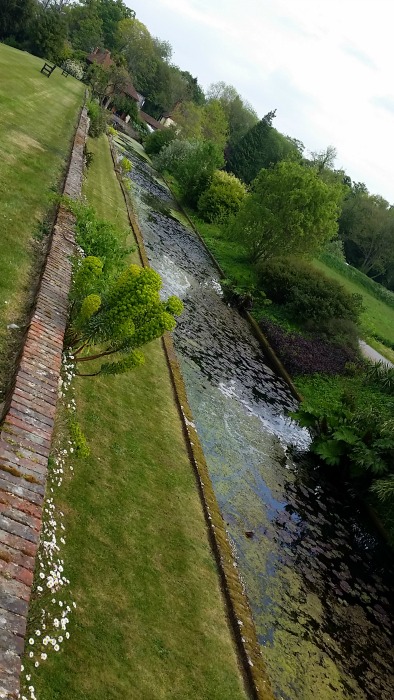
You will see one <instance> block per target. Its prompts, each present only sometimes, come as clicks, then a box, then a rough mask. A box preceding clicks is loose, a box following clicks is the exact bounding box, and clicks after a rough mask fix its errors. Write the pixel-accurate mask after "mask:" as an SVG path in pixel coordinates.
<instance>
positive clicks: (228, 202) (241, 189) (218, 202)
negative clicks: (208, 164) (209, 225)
mask: <svg viewBox="0 0 394 700" xmlns="http://www.w3.org/2000/svg"><path fill="white" fill-rule="evenodd" d="M245 197H246V187H245V185H244V184H243V182H241V181H240V180H238V178H236V177H235V175H231V173H226V172H224V171H223V170H215V172H214V173H213V175H212V179H211V182H210V184H209V187H208V188H207V189H206V190H205V191H204V192H203V193H202V195H201V196H200V198H199V200H198V206H197V210H198V213H199V215H200V216H201V217H202V218H203V219H204V220H205V221H210V222H213V221H218V222H223V221H226V220H227V219H228V218H229V216H230V215H231V214H236V212H237V211H238V209H239V208H240V206H241V204H242V202H243V200H244V199H245Z"/></svg>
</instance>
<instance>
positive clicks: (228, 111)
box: [207, 81, 258, 145]
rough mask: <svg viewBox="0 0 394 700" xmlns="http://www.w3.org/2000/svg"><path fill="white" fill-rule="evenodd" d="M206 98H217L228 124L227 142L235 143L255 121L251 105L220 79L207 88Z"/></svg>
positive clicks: (256, 117)
mask: <svg viewBox="0 0 394 700" xmlns="http://www.w3.org/2000/svg"><path fill="white" fill-rule="evenodd" d="M207 100H208V101H211V100H219V102H220V103H221V105H222V107H223V110H224V112H225V115H226V117H227V121H228V124H229V134H228V138H229V143H230V145H235V144H236V143H237V142H238V141H239V140H240V139H241V138H242V136H244V135H245V134H246V133H247V132H248V131H249V129H251V128H252V127H253V126H254V125H255V124H256V123H257V122H258V116H257V114H256V112H255V111H254V109H253V107H252V106H251V105H250V104H249V103H248V102H246V101H245V100H243V99H242V98H241V96H240V95H239V94H238V92H237V90H236V89H235V87H233V85H228V84H226V83H225V82H223V81H221V82H218V83H212V85H210V87H209V88H208V92H207Z"/></svg>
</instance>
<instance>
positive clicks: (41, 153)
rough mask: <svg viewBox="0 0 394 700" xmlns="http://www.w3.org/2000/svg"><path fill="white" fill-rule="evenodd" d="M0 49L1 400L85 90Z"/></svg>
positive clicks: (26, 57)
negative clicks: (53, 196)
mask: <svg viewBox="0 0 394 700" xmlns="http://www.w3.org/2000/svg"><path fill="white" fill-rule="evenodd" d="M42 65H43V60H42V59H39V58H36V57H35V56H31V55H30V54H27V53H25V52H22V51H17V50H16V49H13V48H11V47H9V46H5V45H4V44H0V75H1V81H0V106H1V109H0V161H1V168H0V223H1V230H2V251H3V254H2V255H1V256H0V401H1V393H2V391H3V390H4V386H5V384H6V382H7V379H8V376H7V375H8V373H9V371H10V363H11V355H12V350H13V349H14V348H15V347H16V345H17V343H18V338H17V337H16V334H15V330H12V329H7V326H9V325H10V324H17V325H20V324H21V323H23V318H24V314H25V313H26V308H27V305H28V303H29V300H30V295H31V291H32V288H33V287H34V282H35V278H36V277H37V273H38V264H39V261H40V260H41V258H42V254H43V238H44V233H45V228H44V222H45V217H46V215H47V214H48V211H49V209H50V208H51V202H50V198H49V195H50V193H51V191H52V190H53V189H55V190H56V187H57V185H58V184H59V183H60V181H61V178H62V176H63V174H64V172H65V167H66V164H67V161H68V155H69V152H70V147H71V140H72V138H73V135H74V129H75V126H76V123H77V117H78V113H79V107H80V106H81V105H82V99H83V94H84V86H83V85H82V84H81V83H80V82H78V81H77V80H75V79H74V78H71V77H70V78H67V80H66V79H65V78H64V76H62V75H61V72H60V71H59V69H57V70H55V71H54V73H53V74H52V75H51V77H50V78H49V79H48V78H46V77H45V76H44V75H42V74H41V73H40V69H41V67H42Z"/></svg>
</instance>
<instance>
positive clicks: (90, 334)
mask: <svg viewBox="0 0 394 700" xmlns="http://www.w3.org/2000/svg"><path fill="white" fill-rule="evenodd" d="M91 279H94V277H92V278H91ZM161 285H162V281H161V277H160V275H159V274H158V273H157V272H155V271H154V270H152V269H151V268H141V267H139V266H138V265H130V266H129V267H128V268H127V269H126V270H124V271H123V272H122V273H121V274H120V275H118V276H117V277H116V279H113V280H112V281H111V282H110V283H109V284H108V287H107V289H106V293H105V295H103V296H100V294H97V293H90V294H89V295H88V297H86V298H85V299H84V300H83V301H82V304H79V305H78V304H76V305H75V306H74V307H73V309H72V317H71V324H70V328H69V331H68V336H67V340H68V343H69V345H70V346H71V348H72V355H73V357H74V361H75V362H76V364H77V366H81V363H84V362H91V361H93V360H94V361H96V363H95V365H94V366H93V367H94V371H92V372H88V373H85V372H79V371H78V374H80V375H82V376H96V375H98V374H118V373H123V372H128V371H130V370H131V369H133V368H134V367H137V366H138V365H140V364H142V363H143V362H144V356H143V354H142V353H141V351H140V350H139V348H140V347H141V346H142V345H145V344H146V343H149V342H150V341H151V340H154V339H155V338H159V337H160V336H162V335H163V333H164V332H165V331H172V330H173V329H174V328H175V326H176V321H175V318H174V316H178V315H180V314H181V313H182V310H183V304H182V302H181V300H180V299H178V298H177V297H170V298H169V299H167V300H164V301H162V300H161V298H160V294H159V291H160V288H161ZM85 353H88V354H85ZM111 356H113V361H110V362H107V361H106V360H107V358H108V357H111ZM97 361H99V362H97Z"/></svg>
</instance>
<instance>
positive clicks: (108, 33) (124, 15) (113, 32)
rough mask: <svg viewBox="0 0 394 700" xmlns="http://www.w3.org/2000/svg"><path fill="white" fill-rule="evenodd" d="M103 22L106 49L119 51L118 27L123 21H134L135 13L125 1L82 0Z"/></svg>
mask: <svg viewBox="0 0 394 700" xmlns="http://www.w3.org/2000/svg"><path fill="white" fill-rule="evenodd" d="M82 4H83V5H86V6H87V7H88V8H90V9H91V10H92V11H93V12H94V13H95V14H96V16H97V17H98V18H99V19H100V20H101V22H102V27H103V42H104V48H106V49H108V50H109V51H112V52H113V51H117V50H118V48H119V47H118V25H119V22H122V21H123V20H131V21H132V20H133V19H134V17H135V12H134V10H132V9H131V8H130V7H127V5H126V4H125V3H124V2H123V0H82Z"/></svg>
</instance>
